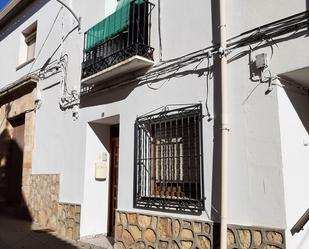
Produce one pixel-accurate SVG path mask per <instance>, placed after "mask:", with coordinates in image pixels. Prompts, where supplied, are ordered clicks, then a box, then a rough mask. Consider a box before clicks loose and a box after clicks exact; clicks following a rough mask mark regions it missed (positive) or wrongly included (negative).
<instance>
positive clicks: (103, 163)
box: [95, 152, 108, 181]
mask: <svg viewBox="0 0 309 249" xmlns="http://www.w3.org/2000/svg"><path fill="white" fill-rule="evenodd" d="M107 168H108V160H107V152H103V153H102V152H100V153H98V155H97V160H96V162H95V179H96V180H97V181H105V180H106V178H107Z"/></svg>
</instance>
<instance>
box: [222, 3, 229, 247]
mask: <svg viewBox="0 0 309 249" xmlns="http://www.w3.org/2000/svg"><path fill="white" fill-rule="evenodd" d="M220 51H221V108H222V109H221V122H222V124H221V127H220V128H221V146H222V147H221V227H220V232H221V233H220V249H227V199H228V198H227V196H228V194H227V192H228V135H229V134H228V133H229V126H228V84H227V83H228V82H227V58H226V54H225V51H226V0H220Z"/></svg>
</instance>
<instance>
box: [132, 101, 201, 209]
mask: <svg viewBox="0 0 309 249" xmlns="http://www.w3.org/2000/svg"><path fill="white" fill-rule="evenodd" d="M134 187H135V191H134V192H135V193H134V201H135V203H134V204H135V205H134V206H135V207H136V208H146V209H158V208H159V209H163V210H170V211H173V210H174V211H180V212H200V211H202V210H204V191H203V153H202V107H201V105H194V106H188V107H185V108H180V109H175V110H164V111H162V112H160V113H156V114H151V115H147V116H142V117H139V118H137V120H136V122H135V185H134Z"/></svg>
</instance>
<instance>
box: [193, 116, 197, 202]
mask: <svg viewBox="0 0 309 249" xmlns="http://www.w3.org/2000/svg"><path fill="white" fill-rule="evenodd" d="M193 118H194V161H195V164H194V185H195V197H194V198H195V199H197V198H198V189H197V185H198V184H197V182H196V181H197V180H198V158H197V157H198V155H197V149H198V145H197V144H196V143H198V138H197V130H196V129H197V126H196V119H197V118H198V116H197V115H194V117H193Z"/></svg>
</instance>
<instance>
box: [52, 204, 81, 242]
mask: <svg viewBox="0 0 309 249" xmlns="http://www.w3.org/2000/svg"><path fill="white" fill-rule="evenodd" d="M80 212H81V206H80V205H79V204H70V203H59V210H58V222H57V233H58V234H59V235H60V236H62V237H64V238H67V239H71V240H77V239H79V234H80V233H79V232H80Z"/></svg>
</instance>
